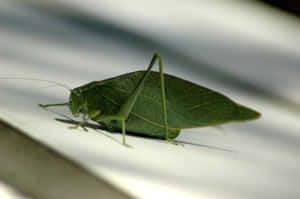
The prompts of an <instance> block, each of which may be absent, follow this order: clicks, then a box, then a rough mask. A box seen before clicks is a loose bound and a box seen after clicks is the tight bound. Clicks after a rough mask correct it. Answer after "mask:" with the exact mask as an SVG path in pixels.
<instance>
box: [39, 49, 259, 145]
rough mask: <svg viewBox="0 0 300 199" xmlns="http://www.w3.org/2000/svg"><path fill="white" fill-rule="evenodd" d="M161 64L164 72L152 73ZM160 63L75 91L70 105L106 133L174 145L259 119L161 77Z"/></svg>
mask: <svg viewBox="0 0 300 199" xmlns="http://www.w3.org/2000/svg"><path fill="white" fill-rule="evenodd" d="M156 60H158V61H159V68H160V72H154V71H151V68H152V67H153V65H154V63H155V61H156ZM162 69H163V66H162V59H161V57H160V56H159V55H158V54H154V56H153V58H152V61H151V63H150V65H149V67H148V69H147V70H146V71H137V72H131V73H127V74H123V75H120V76H118V77H114V78H110V79H107V80H103V81H94V82H90V83H88V84H86V85H83V86H80V87H77V88H75V89H72V90H71V94H70V100H69V102H68V103H64V104H47V105H40V106H42V107H48V106H57V105H68V106H69V108H70V110H71V112H72V114H73V115H75V116H76V115H78V114H79V113H82V114H84V115H85V116H87V119H86V120H84V121H82V122H80V123H79V124H78V125H76V126H75V127H78V126H80V125H83V124H84V123H85V122H87V121H88V120H89V119H91V120H93V121H96V122H98V123H100V124H102V125H104V126H106V127H108V128H112V129H121V130H122V133H123V144H124V145H127V144H126V141H125V132H126V131H128V132H134V133H136V134H141V135H146V136H151V137H157V138H165V139H166V140H168V141H170V142H173V143H175V142H174V141H172V140H173V139H174V138H176V137H177V136H178V135H179V133H180V130H181V129H186V128H198V127H205V126H214V125H220V124H224V123H228V122H243V121H247V120H253V119H257V118H258V117H260V114H259V113H258V112H256V111H254V110H252V109H250V108H247V107H245V106H242V105H240V104H237V103H235V102H233V101H232V100H231V99H229V98H228V97H226V96H224V95H222V94H220V93H218V92H216V91H213V90H211V89H208V88H205V87H202V86H199V85H196V84H194V83H192V82H189V81H186V80H183V79H180V78H178V77H175V76H172V75H168V74H163V71H162Z"/></svg>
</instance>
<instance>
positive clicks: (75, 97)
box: [69, 89, 86, 117]
mask: <svg viewBox="0 0 300 199" xmlns="http://www.w3.org/2000/svg"><path fill="white" fill-rule="evenodd" d="M85 104H86V103H85V99H84V95H82V93H81V92H80V91H78V90H77V89H72V90H71V94H70V101H69V108H70V111H71V112H72V115H74V116H75V117H76V116H78V114H79V113H83V114H86V112H85V110H86V109H85V107H84V105H85Z"/></svg>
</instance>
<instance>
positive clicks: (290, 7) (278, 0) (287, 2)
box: [261, 0, 300, 17]
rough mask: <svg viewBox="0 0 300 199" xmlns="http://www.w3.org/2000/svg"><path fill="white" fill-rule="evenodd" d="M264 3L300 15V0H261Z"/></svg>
mask: <svg viewBox="0 0 300 199" xmlns="http://www.w3.org/2000/svg"><path fill="white" fill-rule="evenodd" d="M261 1H263V2H264V3H266V4H268V5H271V6H273V7H277V8H279V9H281V10H283V11H285V12H289V13H291V14H293V15H296V16H298V17H300V1H297V0H261Z"/></svg>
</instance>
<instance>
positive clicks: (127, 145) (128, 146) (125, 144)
mask: <svg viewBox="0 0 300 199" xmlns="http://www.w3.org/2000/svg"><path fill="white" fill-rule="evenodd" d="M123 145H124V146H125V147H127V148H133V146H131V145H129V144H127V143H123Z"/></svg>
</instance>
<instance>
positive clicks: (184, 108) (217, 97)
mask: <svg viewBox="0 0 300 199" xmlns="http://www.w3.org/2000/svg"><path fill="white" fill-rule="evenodd" d="M165 81H166V92H167V103H168V104H167V106H168V116H169V119H168V121H169V124H170V126H173V127H177V128H195V127H201V126H211V125H219V124H223V123H227V122H242V121H247V120H253V119H256V118H258V117H259V116H260V114H259V113H258V112H256V111H254V110H252V109H250V108H247V107H245V106H242V105H239V104H237V103H235V102H234V101H232V100H231V99H229V98H228V97H226V96H224V95H222V94H220V93H218V92H216V91H213V90H211V89H208V88H205V87H203V86H199V85H196V84H194V83H192V82H189V81H186V80H183V79H180V78H178V77H174V76H171V75H165Z"/></svg>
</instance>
